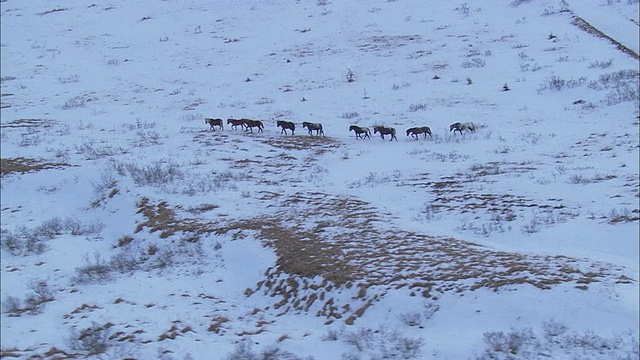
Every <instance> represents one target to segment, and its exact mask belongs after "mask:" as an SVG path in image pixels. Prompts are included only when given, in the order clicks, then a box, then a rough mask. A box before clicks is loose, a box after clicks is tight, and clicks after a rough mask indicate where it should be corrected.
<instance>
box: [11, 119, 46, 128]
mask: <svg viewBox="0 0 640 360" xmlns="http://www.w3.org/2000/svg"><path fill="white" fill-rule="evenodd" d="M55 124H56V122H55V121H53V120H47V119H17V120H12V121H9V122H7V123H5V124H1V125H0V128H39V127H43V128H49V127H51V126H53V125H55Z"/></svg>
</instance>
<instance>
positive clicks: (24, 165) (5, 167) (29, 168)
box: [0, 157, 73, 176]
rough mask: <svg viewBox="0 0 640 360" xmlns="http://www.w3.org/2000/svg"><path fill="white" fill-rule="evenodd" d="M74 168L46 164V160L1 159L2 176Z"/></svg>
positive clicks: (55, 163) (57, 164)
mask: <svg viewBox="0 0 640 360" xmlns="http://www.w3.org/2000/svg"><path fill="white" fill-rule="evenodd" d="M68 166H73V165H71V164H68V163H62V162H46V161H44V160H37V159H30V158H24V157H17V158H12V159H0V175H2V176H4V175H8V174H12V173H21V174H24V173H28V172H34V171H42V170H48V169H61V168H65V167H68Z"/></svg>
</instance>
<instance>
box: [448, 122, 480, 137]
mask: <svg viewBox="0 0 640 360" xmlns="http://www.w3.org/2000/svg"><path fill="white" fill-rule="evenodd" d="M465 130H469V131H471V132H476V125H475V124H474V123H472V122H466V123H460V122H457V123H453V124H451V126H449V131H453V134H454V135H455V134H456V131H458V132H460V135H462V132H463V131H465Z"/></svg>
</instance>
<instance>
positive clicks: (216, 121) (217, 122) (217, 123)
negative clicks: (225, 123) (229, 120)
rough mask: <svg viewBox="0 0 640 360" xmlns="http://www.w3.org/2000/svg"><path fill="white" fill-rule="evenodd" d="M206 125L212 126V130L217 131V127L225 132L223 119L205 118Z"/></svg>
mask: <svg viewBox="0 0 640 360" xmlns="http://www.w3.org/2000/svg"><path fill="white" fill-rule="evenodd" d="M204 123H205V124H209V126H211V130H215V129H216V126H219V127H220V130H224V129H223V127H222V119H212V118H204Z"/></svg>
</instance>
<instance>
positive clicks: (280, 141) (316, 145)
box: [259, 135, 341, 155]
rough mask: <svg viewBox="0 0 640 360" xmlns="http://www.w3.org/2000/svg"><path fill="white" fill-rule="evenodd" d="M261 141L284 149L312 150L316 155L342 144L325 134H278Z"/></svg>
mask: <svg viewBox="0 0 640 360" xmlns="http://www.w3.org/2000/svg"><path fill="white" fill-rule="evenodd" d="M259 141H260V142H261V143H263V144H267V145H271V146H273V147H274V148H278V149H282V150H312V151H313V152H314V154H316V155H320V154H324V153H326V152H329V151H331V150H332V149H335V148H338V147H340V146H341V143H340V142H339V141H337V140H335V139H332V138H330V137H325V136H306V135H300V136H297V135H296V136H278V137H265V138H262V139H260V140H259Z"/></svg>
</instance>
